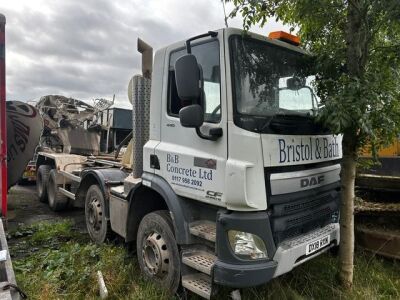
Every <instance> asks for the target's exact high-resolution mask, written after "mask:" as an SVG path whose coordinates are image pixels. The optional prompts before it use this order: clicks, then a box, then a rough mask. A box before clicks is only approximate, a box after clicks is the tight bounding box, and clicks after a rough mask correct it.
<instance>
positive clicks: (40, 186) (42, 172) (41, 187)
mask: <svg viewBox="0 0 400 300" xmlns="http://www.w3.org/2000/svg"><path fill="white" fill-rule="evenodd" d="M50 171H51V166H49V165H41V166H39V169H38V170H37V175H36V190H37V194H38V197H39V200H40V202H47V184H48V182H49V175H50Z"/></svg>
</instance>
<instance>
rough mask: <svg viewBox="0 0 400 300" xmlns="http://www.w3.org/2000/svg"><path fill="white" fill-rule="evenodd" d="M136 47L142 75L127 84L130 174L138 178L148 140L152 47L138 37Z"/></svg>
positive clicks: (136, 76)
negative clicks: (144, 147)
mask: <svg viewBox="0 0 400 300" xmlns="http://www.w3.org/2000/svg"><path fill="white" fill-rule="evenodd" d="M137 49H138V51H139V52H140V53H142V72H143V76H140V75H135V76H133V77H132V79H131V80H130V82H129V85H128V96H129V101H130V102H131V103H132V121H133V126H132V154H130V155H131V159H132V160H131V161H132V176H133V178H140V177H141V176H142V173H143V146H144V144H146V143H147V141H148V140H149V131H150V129H149V124H150V90H151V72H152V70H153V48H152V47H150V46H149V45H148V44H146V43H145V42H143V41H142V40H141V39H138V46H137Z"/></svg>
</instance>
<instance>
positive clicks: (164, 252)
mask: <svg viewBox="0 0 400 300" xmlns="http://www.w3.org/2000/svg"><path fill="white" fill-rule="evenodd" d="M136 246H137V255H138V261H139V266H140V269H141V271H142V272H143V274H144V275H145V276H146V277H147V278H149V279H151V280H152V281H154V282H156V283H157V284H159V285H160V286H161V287H162V288H164V289H165V290H167V291H168V292H169V293H170V294H175V292H176V291H177V289H178V287H179V283H180V276H181V271H180V260H179V251H178V245H177V243H176V240H175V236H174V229H173V225H172V220H171V216H170V214H169V212H168V211H165V210H160V211H155V212H152V213H150V214H148V215H146V216H144V218H143V219H142V221H141V222H140V225H139V229H138V233H137V240H136Z"/></svg>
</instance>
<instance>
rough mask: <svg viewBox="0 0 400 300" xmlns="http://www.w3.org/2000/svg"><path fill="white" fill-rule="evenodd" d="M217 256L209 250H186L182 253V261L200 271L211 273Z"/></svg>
mask: <svg viewBox="0 0 400 300" xmlns="http://www.w3.org/2000/svg"><path fill="white" fill-rule="evenodd" d="M216 260H217V257H216V256H215V255H213V254H212V253H210V252H207V251H204V250H193V251H187V252H184V253H183V254H182V262H183V263H184V264H185V265H187V266H189V267H191V268H193V269H195V270H197V271H200V272H202V273H205V274H207V275H211V270H212V267H213V266H214V263H215V261H216Z"/></svg>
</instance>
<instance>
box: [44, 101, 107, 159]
mask: <svg viewBox="0 0 400 300" xmlns="http://www.w3.org/2000/svg"><path fill="white" fill-rule="evenodd" d="M112 104H113V101H109V100H105V99H96V100H95V104H94V106H91V105H89V104H87V103H85V102H83V101H80V100H77V99H73V98H67V97H64V96H60V95H48V96H44V97H42V98H40V100H39V102H38V103H37V104H36V108H37V109H38V110H39V112H40V115H41V116H42V118H43V123H44V129H43V134H42V137H41V141H40V148H41V149H39V150H40V151H53V152H62V153H73V154H81V155H97V154H98V153H99V147H100V146H99V145H100V125H98V124H97V122H96V115H97V113H99V112H101V111H103V110H105V109H107V108H109V107H110V106H111V105H112Z"/></svg>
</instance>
